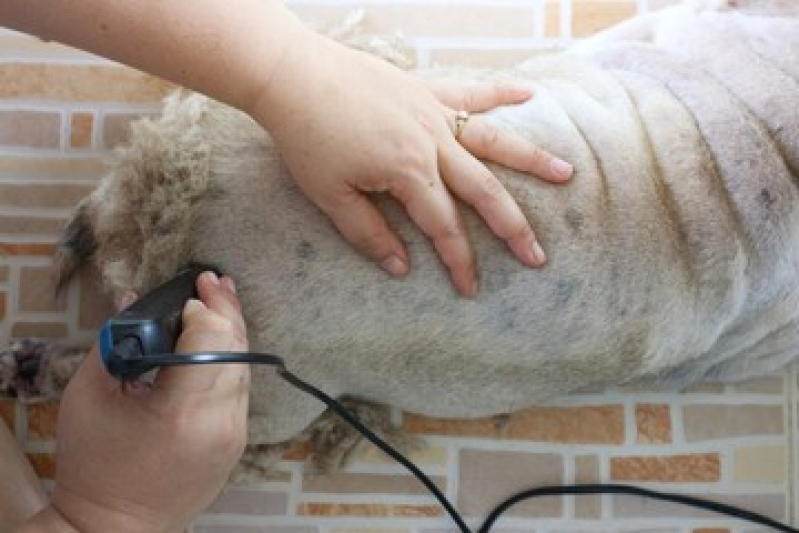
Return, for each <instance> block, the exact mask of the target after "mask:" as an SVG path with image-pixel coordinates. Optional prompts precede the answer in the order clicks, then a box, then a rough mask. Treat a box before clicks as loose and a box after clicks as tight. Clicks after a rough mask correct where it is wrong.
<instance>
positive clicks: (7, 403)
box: [0, 398, 17, 433]
mask: <svg viewBox="0 0 799 533" xmlns="http://www.w3.org/2000/svg"><path fill="white" fill-rule="evenodd" d="M16 403H17V402H16V400H13V399H11V398H0V423H2V422H5V424H6V425H7V426H8V427H9V428H11V432H12V433H13V432H14V421H15V420H16V413H15V406H16Z"/></svg>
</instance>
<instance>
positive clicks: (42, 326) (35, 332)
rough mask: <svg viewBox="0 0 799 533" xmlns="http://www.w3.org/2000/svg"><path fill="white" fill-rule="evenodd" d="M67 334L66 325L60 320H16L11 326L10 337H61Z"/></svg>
mask: <svg viewBox="0 0 799 533" xmlns="http://www.w3.org/2000/svg"><path fill="white" fill-rule="evenodd" d="M67 334H68V329H67V325H66V324H64V323H62V322H16V323H14V324H13V325H12V326H11V336H12V337H38V338H42V339H63V338H65V337H66V336H67Z"/></svg>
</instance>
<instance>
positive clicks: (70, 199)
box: [0, 183, 94, 209]
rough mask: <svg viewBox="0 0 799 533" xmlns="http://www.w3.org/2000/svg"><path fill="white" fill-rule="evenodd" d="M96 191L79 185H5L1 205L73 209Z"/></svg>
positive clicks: (1, 191)
mask: <svg viewBox="0 0 799 533" xmlns="http://www.w3.org/2000/svg"><path fill="white" fill-rule="evenodd" d="M93 189H94V187H93V186H91V185H83V184H77V183H3V184H0V205H2V206H8V207H25V208H50V209H59V208H61V209H63V208H71V207H74V206H75V205H77V203H78V202H79V201H80V200H81V199H82V198H83V197H84V196H86V195H87V194H89V193H90V192H91V191H92V190H93Z"/></svg>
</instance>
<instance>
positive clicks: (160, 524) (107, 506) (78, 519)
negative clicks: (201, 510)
mask: <svg viewBox="0 0 799 533" xmlns="http://www.w3.org/2000/svg"><path fill="white" fill-rule="evenodd" d="M45 511H46V513H45V512H43V513H42V514H43V515H44V516H43V517H42V520H43V521H42V525H43V526H47V527H49V528H50V529H30V530H24V531H23V532H20V533H33V532H34V531H36V532H39V531H41V532H46V533H107V532H109V531H113V532H115V533H177V532H179V531H183V530H184V529H185V528H184V527H182V526H180V525H170V524H165V523H164V521H163V520H160V519H159V518H158V517H156V516H154V515H153V514H152V513H151V512H149V511H147V510H144V509H140V508H134V506H131V505H128V504H114V503H112V502H100V501H93V500H91V499H88V498H84V497H82V496H79V495H75V494H72V493H70V492H69V491H66V490H64V489H62V488H59V487H58V485H56V489H55V491H54V493H53V498H52V500H51V502H50V505H49V506H48V507H47V509H45Z"/></svg>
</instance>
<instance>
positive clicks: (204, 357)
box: [125, 352, 799, 533]
mask: <svg viewBox="0 0 799 533" xmlns="http://www.w3.org/2000/svg"><path fill="white" fill-rule="evenodd" d="M138 361H140V362H141V363H140V365H141V366H140V368H136V365H137V361H136V360H127V361H125V365H126V366H127V367H128V369H129V370H133V372H132V373H133V374H136V370H137V369H140V370H150V369H152V368H155V367H160V366H178V365H190V364H212V363H254V364H267V365H272V366H275V367H277V373H278V375H279V376H280V377H282V378H283V379H284V380H286V381H287V382H288V383H290V384H291V385H293V386H294V387H296V388H298V389H299V390H301V391H303V392H306V393H308V394H310V395H311V396H314V397H315V398H317V399H318V400H320V401H321V402H322V403H324V404H325V405H327V406H328V407H329V408H330V409H331V410H333V411H334V412H335V413H336V414H337V415H338V416H340V417H341V418H342V419H343V420H345V421H346V422H347V423H349V424H350V425H352V426H353V427H354V428H355V429H357V430H358V431H359V432H360V433H361V434H362V435H363V436H364V437H366V438H367V439H369V441H371V442H372V444H374V445H375V446H377V447H378V448H380V449H381V450H382V451H383V452H385V453H386V454H387V455H389V456H390V457H391V458H392V459H394V460H395V461H397V462H398V463H400V464H401V465H402V466H404V467H405V468H407V469H408V470H409V471H410V472H411V473H412V474H413V475H414V476H416V478H417V479H418V480H419V481H420V482H421V483H422V484H423V485H424V486H425V487H426V488H427V490H429V491H430V492H431V493H432V494H433V496H435V498H436V499H437V500H438V501H439V503H440V504H441V505H442V506H443V507H444V509H446V511H447V513H449V515H450V517H452V520H453V521H454V522H455V523H456V524H457V525H458V528H459V529H460V531H461V532H462V533H473V532H472V530H471V529H469V527H468V526H467V525H466V523H465V522H464V520H463V518H462V517H461V515H460V513H458V511H457V510H456V509H455V507H454V506H453V505H452V504H451V503H450V502H449V500H447V498H446V496H444V494H443V493H442V492H441V491H440V490H439V488H438V487H436V485H435V484H434V483H433V482H432V481H431V480H430V478H428V477H427V475H425V473H424V472H422V471H421V470H419V468H418V467H417V466H416V465H414V464H413V463H412V462H410V461H409V460H408V459H407V458H405V456H403V455H402V454H401V453H399V452H398V451H397V450H395V449H394V448H392V447H391V446H390V445H389V444H388V443H386V442H385V441H384V440H383V439H381V438H380V437H378V436H377V435H376V434H375V433H374V432H372V431H371V430H370V429H369V428H367V427H366V426H364V425H363V423H361V421H360V420H358V417H357V416H356V415H355V414H353V413H352V412H350V411H349V410H348V409H347V408H346V407H344V406H343V405H341V404H340V403H339V402H337V401H336V400H334V399H333V398H331V397H330V396H328V395H327V394H325V393H324V392H322V391H321V390H319V389H317V388H316V387H314V386H313V385H310V384H309V383H306V382H305V381H303V380H301V379H300V378H298V377H297V376H295V375H294V374H292V373H291V372H289V371H288V370H287V369H286V366H285V363H284V361H283V359H282V358H280V357H278V356H276V355H271V354H262V353H239V352H214V353H191V354H169V355H148V356H146V357H145V358H143V359H140V360H138ZM129 365H134V366H129ZM138 374H141V372H138ZM584 494H616V495H619V494H620V495H633V496H641V497H645V498H651V499H655V500H661V501H666V502H671V503H677V504H681V505H687V506H690V507H695V508H698V509H703V510H706V511H711V512H714V513H718V514H723V515H727V516H731V517H733V518H738V519H740V520H745V521H748V522H752V523H754V524H758V525H761V526H766V527H770V528H772V529H774V530H775V531H782V532H785V533H799V529H796V528H793V527H791V526H788V525H786V524H783V523H781V522H778V521H776V520H773V519H771V518H769V517H767V516H764V515H762V514H758V513H754V512H751V511H747V510H745V509H741V508H738V507H735V506H732V505H727V504H723V503H718V502H714V501H711V500H706V499H702V498H696V497H693V496H686V495H683V494H674V493H667V492H658V491H654V490H648V489H642V488H639V487H633V486H630V485H616V484H593V485H563V486H546V487H539V488H534V489H529V490H525V491H522V492H519V493H517V494H514V495H513V496H511V497H510V498H508V499H507V500H505V501H504V502H502V503H501V504H499V505H498V506H497V507H496V508H495V509H494V510H493V511H491V513H490V514H489V515H488V517H487V518H486V519H485V521H484V522H483V524H482V525H481V526H480V529H478V530H477V531H478V533H488V532H489V531H491V528H492V527H493V525H494V523H495V522H496V521H497V519H499V517H500V516H501V515H502V514H503V513H504V512H505V511H507V510H508V509H509V508H511V507H512V506H514V505H516V504H517V503H519V502H521V501H524V500H528V499H530V498H537V497H541V496H579V495H584Z"/></svg>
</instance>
